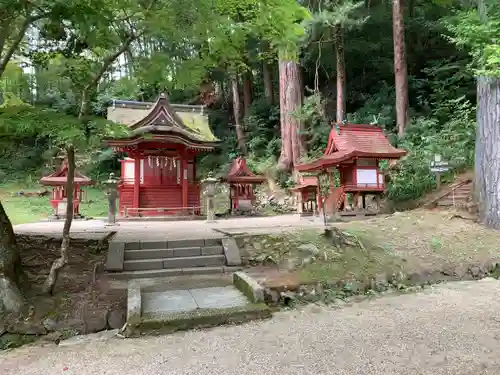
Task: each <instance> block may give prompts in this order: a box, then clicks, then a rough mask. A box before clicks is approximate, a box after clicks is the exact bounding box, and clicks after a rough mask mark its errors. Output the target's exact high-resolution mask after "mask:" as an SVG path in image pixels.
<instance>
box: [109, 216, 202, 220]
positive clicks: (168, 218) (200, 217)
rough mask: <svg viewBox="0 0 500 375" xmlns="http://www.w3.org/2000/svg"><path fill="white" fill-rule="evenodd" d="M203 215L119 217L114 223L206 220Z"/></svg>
mask: <svg viewBox="0 0 500 375" xmlns="http://www.w3.org/2000/svg"><path fill="white" fill-rule="evenodd" d="M206 219H207V217H206V216H205V215H183V216H177V215H168V216H128V217H125V216H120V217H117V218H116V221H191V220H196V221H199V220H206Z"/></svg>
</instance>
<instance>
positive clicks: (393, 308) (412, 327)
mask: <svg viewBox="0 0 500 375" xmlns="http://www.w3.org/2000/svg"><path fill="white" fill-rule="evenodd" d="M0 373H1V374H4V375H10V374H12V375H13V374H16V375H17V374H22V375H45V374H47V375H53V374H68V375H69V374H75V375H76V374H78V375H104V374H109V375H122V374H123V375H128V374H130V375H154V374H165V375H167V374H168V375H181V374H182V375H187V374H193V375H216V374H217V375H295V374H297V375H298V374H300V375H307V374H311V375H320V374H335V375H342V374H356V375H359V374H380V375H389V374H405V375H406V374H432V375H440V374H450V375H451V374H453V375H462V374H463V375H465V374H467V375H472V374H474V375H476V374H500V282H498V281H496V280H493V279H485V280H482V281H477V282H460V283H451V284H447V285H440V286H436V287H434V288H432V290H427V291H425V292H422V293H419V294H416V295H415V294H412V295H402V296H391V297H384V298H379V299H375V300H372V301H364V302H361V303H358V304H355V305H353V306H348V307H344V308H342V309H337V310H334V309H329V308H322V307H319V306H308V307H306V308H304V309H301V310H294V311H289V312H284V313H279V314H277V315H276V317H275V318H273V319H272V320H269V321H266V322H252V323H249V324H246V325H242V326H232V327H218V328H214V329H211V330H204V331H191V332H187V333H178V334H175V335H170V336H163V337H147V338H140V339H133V340H132V339H131V340H120V339H115V338H113V339H109V340H107V341H101V342H93V343H90V344H80V345H75V346H68V347H56V346H54V345H47V346H45V347H31V348H29V347H25V348H20V349H17V350H14V351H12V352H8V353H4V354H0Z"/></svg>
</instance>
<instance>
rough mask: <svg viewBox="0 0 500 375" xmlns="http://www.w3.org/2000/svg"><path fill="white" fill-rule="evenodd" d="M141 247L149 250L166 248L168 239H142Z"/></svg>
mask: <svg viewBox="0 0 500 375" xmlns="http://www.w3.org/2000/svg"><path fill="white" fill-rule="evenodd" d="M140 247H141V249H148V250H156V249H166V248H167V241H141V245H140Z"/></svg>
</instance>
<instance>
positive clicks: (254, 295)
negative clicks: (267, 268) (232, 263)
mask: <svg viewBox="0 0 500 375" xmlns="http://www.w3.org/2000/svg"><path fill="white" fill-rule="evenodd" d="M233 285H234V286H235V287H236V289H238V290H239V291H240V292H242V293H243V294H244V295H245V296H246V297H247V298H248V299H249V300H250V301H252V302H253V303H259V302H264V288H263V287H262V286H261V285H260V284H259V283H258V282H257V281H256V280H255V279H254V278H252V277H251V276H250V275H248V274H247V273H245V272H242V271H238V272H235V273H234V274H233Z"/></svg>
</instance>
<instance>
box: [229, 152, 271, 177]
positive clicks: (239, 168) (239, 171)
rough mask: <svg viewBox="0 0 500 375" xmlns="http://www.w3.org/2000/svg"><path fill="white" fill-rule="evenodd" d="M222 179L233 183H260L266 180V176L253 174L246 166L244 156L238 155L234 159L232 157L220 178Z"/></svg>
mask: <svg viewBox="0 0 500 375" xmlns="http://www.w3.org/2000/svg"><path fill="white" fill-rule="evenodd" d="M222 180H223V181H227V182H235V183H236V182H242V183H245V182H247V183H262V182H264V181H265V180H266V178H265V177H263V176H257V175H255V174H254V173H253V172H252V171H251V170H250V169H249V168H248V166H247V162H246V160H245V158H243V157H241V156H238V157H237V158H236V159H233V161H232V162H231V166H230V167H229V171H228V173H227V175H226V177H224V178H222Z"/></svg>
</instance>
